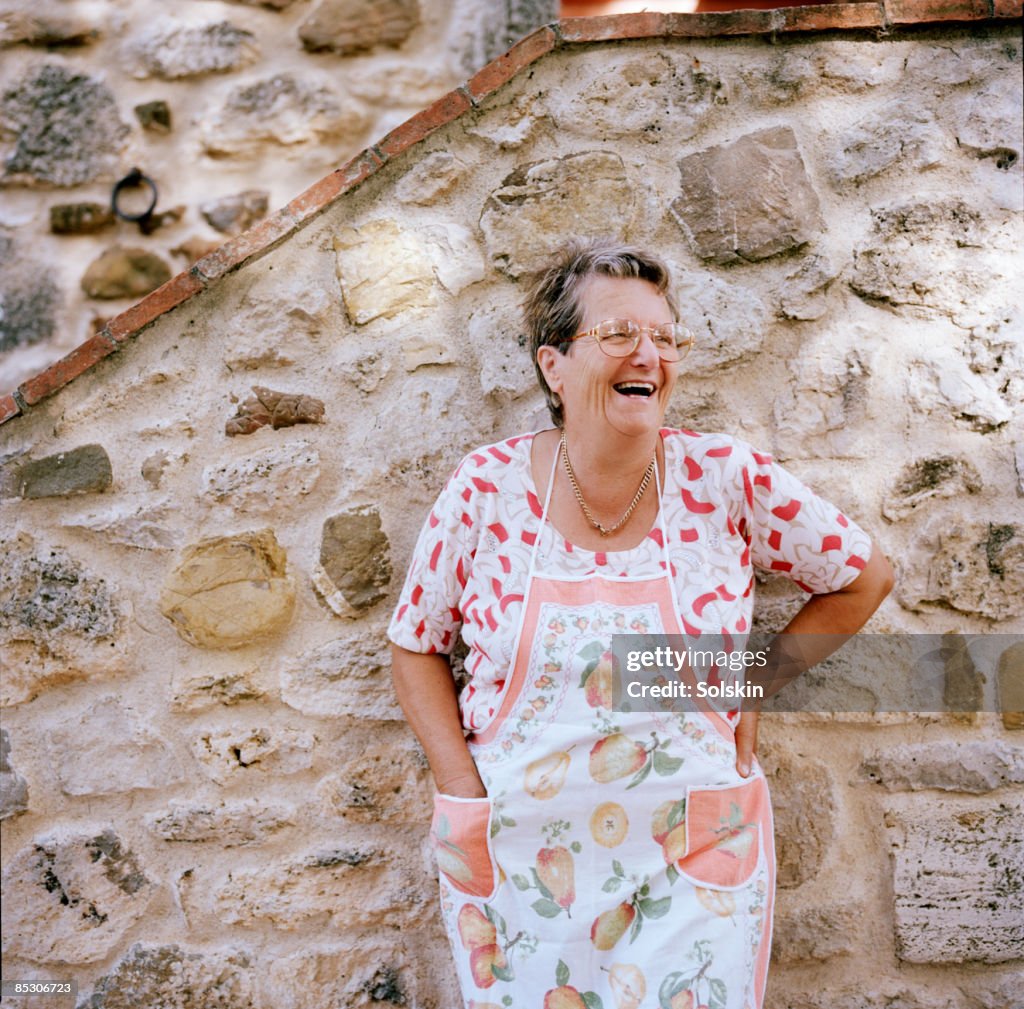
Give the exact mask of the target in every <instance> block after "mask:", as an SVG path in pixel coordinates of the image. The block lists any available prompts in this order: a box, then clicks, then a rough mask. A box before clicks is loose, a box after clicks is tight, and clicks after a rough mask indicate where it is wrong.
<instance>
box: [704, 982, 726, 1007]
mask: <svg viewBox="0 0 1024 1009" xmlns="http://www.w3.org/2000/svg"><path fill="white" fill-rule="evenodd" d="M710 984H711V998H710V1001H709V1002H708V1009H725V1005H726V998H727V992H726V987H725V982H724V981H723V980H722V979H721V978H720V977H713V978H711V982H710Z"/></svg>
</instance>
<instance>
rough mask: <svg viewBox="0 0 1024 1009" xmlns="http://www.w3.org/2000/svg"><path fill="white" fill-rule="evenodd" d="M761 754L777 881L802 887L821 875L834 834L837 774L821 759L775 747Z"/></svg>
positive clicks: (786, 886) (788, 885) (781, 885)
mask: <svg viewBox="0 0 1024 1009" xmlns="http://www.w3.org/2000/svg"><path fill="white" fill-rule="evenodd" d="M759 756H760V757H761V763H762V765H763V766H764V769H765V773H766V774H767V775H768V782H769V786H770V787H771V791H772V806H773V809H774V813H775V838H776V840H775V856H776V862H777V866H778V877H777V879H778V885H779V886H780V887H783V888H790V887H795V886H800V884H801V883H805V882H807V880H809V879H813V878H814V876H816V875H817V873H818V869H819V868H820V867H821V862H822V859H823V858H824V857H825V853H826V852H827V851H828V850H829V849H830V848H831V846H832V842H833V840H834V838H835V832H836V827H835V818H836V802H835V788H834V786H833V783H832V775H831V774H830V773H829V770H828V768H827V767H826V766H825V765H824V764H823V763H821V762H820V761H817V760H806V759H799V760H798V759H795V758H793V757H791V756H790V755H789V754H787V753H784V752H781V751H776V750H775V749H766V750H765V752H764V753H763V754H759Z"/></svg>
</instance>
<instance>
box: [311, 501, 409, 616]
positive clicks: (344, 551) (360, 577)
mask: <svg viewBox="0 0 1024 1009" xmlns="http://www.w3.org/2000/svg"><path fill="white" fill-rule="evenodd" d="M390 581H391V547H390V544H389V543H388V538H387V536H386V535H385V533H384V530H383V529H382V528H381V524H380V512H379V511H378V510H377V509H376V508H375V507H374V506H372V505H365V506H362V507H359V508H350V509H348V510H346V511H343V512H339V513H338V514H337V515H332V516H331V517H330V518H329V519H327V520H326V521H325V522H324V526H323V536H322V539H321V540H320V559H319V563H318V564H317V566H316V568H315V569H314V571H313V584H314V585H315V586H316V589H317V591H318V592H319V593H320V594H321V595H322V596H323V598H324V601H325V602H326V603H327V604H328V605H329V606H330V607H331V609H332V610H334V612H335V613H337V614H339V615H340V616H356V615H357V614H358V613H359V611H360V610H365V609H367V608H369V607H370V606H373V605H374V603H378V602H380V600H381V599H383V598H384V591H385V589H386V588H387V586H388V584H389V583H390Z"/></svg>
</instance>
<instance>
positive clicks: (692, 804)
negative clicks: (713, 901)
mask: <svg viewBox="0 0 1024 1009" xmlns="http://www.w3.org/2000/svg"><path fill="white" fill-rule="evenodd" d="M768 802H769V800H768V786H767V783H766V782H765V780H764V778H763V777H760V776H759V777H756V778H751V779H750V780H749V781H745V782H743V784H741V785H727V786H722V787H718V788H690V789H688V790H687V793H686V812H685V818H686V821H685V822H686V853H685V854H684V855H683V857H682V858H680V859H679V860H678V862H676V867H677V868H678V870H679V873H680V875H682V876H685V877H686V878H687V879H688V880H690V882H692V883H695V884H696V885H697V886H702V887H706V888H708V889H716V890H733V889H736V888H738V887H741V886H743V885H744V884H745V883H747V882H748V881H749V880H750V877H751V876H753V875H754V873H755V872H756V871H757V867H758V864H759V862H760V861H761V850H762V848H763V847H764V843H763V837H762V832H763V830H764V829H766V827H767V825H768V824H770V823H771V818H770V815H769V806H768Z"/></svg>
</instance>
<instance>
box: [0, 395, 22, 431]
mask: <svg viewBox="0 0 1024 1009" xmlns="http://www.w3.org/2000/svg"><path fill="white" fill-rule="evenodd" d="M19 413H21V407H20V406H18V401H17V400H16V399H15V398H14V393H13V392H9V393H8V394H7V395H6V396H0V424H3V422H4V421H6V420H10V419H11V418H12V417H17V416H18V414H19Z"/></svg>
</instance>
